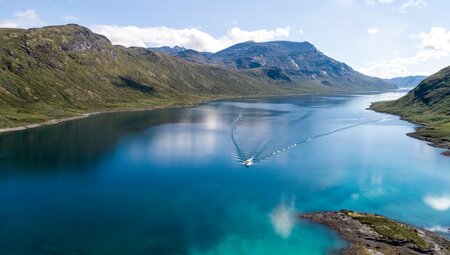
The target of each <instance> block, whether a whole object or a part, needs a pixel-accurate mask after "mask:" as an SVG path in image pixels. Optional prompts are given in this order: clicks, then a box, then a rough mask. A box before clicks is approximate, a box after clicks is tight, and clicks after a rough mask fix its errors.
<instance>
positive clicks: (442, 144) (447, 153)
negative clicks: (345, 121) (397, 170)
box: [367, 102, 450, 157]
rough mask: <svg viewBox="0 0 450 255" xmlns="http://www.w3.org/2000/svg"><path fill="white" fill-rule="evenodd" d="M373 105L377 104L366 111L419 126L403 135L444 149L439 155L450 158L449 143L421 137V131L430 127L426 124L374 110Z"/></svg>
mask: <svg viewBox="0 0 450 255" xmlns="http://www.w3.org/2000/svg"><path fill="white" fill-rule="evenodd" d="M375 103H377V102H372V103H371V105H370V106H369V107H368V108H367V109H369V110H371V111H374V112H379V113H386V114H390V115H392V116H398V117H400V120H403V121H407V122H409V123H412V124H416V125H420V126H421V127H419V128H417V129H416V131H414V132H410V133H406V134H405V135H406V136H409V137H411V138H414V139H417V140H421V141H424V142H426V143H427V144H428V145H429V146H431V147H434V148H439V149H444V151H443V152H441V155H442V156H446V157H450V142H448V141H445V140H443V139H440V138H435V137H427V136H422V135H421V134H420V133H419V132H420V130H421V129H424V128H426V127H430V125H428V124H427V123H421V122H418V121H415V120H413V119H411V118H407V117H405V116H403V115H400V114H394V113H391V112H388V111H383V110H380V109H376V108H374V105H375Z"/></svg>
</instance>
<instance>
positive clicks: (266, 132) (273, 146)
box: [231, 108, 389, 167]
mask: <svg viewBox="0 0 450 255" xmlns="http://www.w3.org/2000/svg"><path fill="white" fill-rule="evenodd" d="M245 110H246V109H245V108H244V109H242V110H241V111H240V112H239V114H238V116H237V117H236V119H235V120H234V121H233V123H232V131H231V139H232V141H233V144H234V147H235V158H236V160H237V161H238V162H240V163H242V164H243V165H244V166H246V167H249V166H251V165H253V164H257V163H259V162H261V161H263V160H266V159H269V158H271V157H274V156H276V155H278V154H280V153H283V152H285V151H287V150H290V149H293V148H295V147H297V146H299V145H301V144H304V143H308V142H312V141H314V140H316V139H319V138H321V137H325V136H329V135H333V134H336V133H338V132H341V131H344V130H347V129H351V128H356V127H359V126H362V125H366V124H370V123H374V122H379V121H383V120H385V119H386V118H387V117H389V116H388V115H386V116H384V117H382V118H378V119H369V120H363V121H359V122H357V123H354V124H351V125H347V126H343V127H340V128H337V129H333V130H330V131H326V132H323V133H319V134H315V135H311V136H309V137H307V138H303V139H299V138H297V139H296V138H295V137H289V134H291V133H297V134H299V135H298V136H300V135H301V134H303V132H302V126H298V125H297V124H299V123H301V122H302V121H305V120H307V119H308V118H310V117H312V116H313V115H314V110H310V111H308V112H306V113H304V114H303V115H301V116H300V117H299V118H295V119H294V120H291V121H289V120H288V121H283V122H278V123H273V126H275V128H270V127H267V124H265V123H264V122H265V121H272V120H267V119H265V118H261V119H259V120H255V119H256V118H255V117H253V119H252V117H248V116H246V114H245ZM283 127H284V129H283ZM274 129H275V131H274ZM261 130H262V131H261ZM280 130H281V131H280ZM277 131H278V134H276V133H277ZM279 132H283V133H279ZM286 136H287V137H288V141H285V142H283V138H282V137H286ZM289 140H290V141H295V142H289Z"/></svg>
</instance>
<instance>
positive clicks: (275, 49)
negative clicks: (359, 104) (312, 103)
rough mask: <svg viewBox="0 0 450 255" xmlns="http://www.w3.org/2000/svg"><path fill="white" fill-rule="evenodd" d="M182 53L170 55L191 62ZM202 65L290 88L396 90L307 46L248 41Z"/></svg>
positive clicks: (309, 45)
mask: <svg viewBox="0 0 450 255" xmlns="http://www.w3.org/2000/svg"><path fill="white" fill-rule="evenodd" d="M183 51H186V49H184V50H183ZM183 51H179V52H176V53H171V54H172V55H175V56H178V57H181V58H183V59H185V60H187V61H192V60H191V58H192V57H191V55H187V57H185V56H184V55H182V54H180V52H183ZM198 54H200V53H198ZM195 62H196V63H198V62H199V61H195ZM202 63H209V64H216V65H222V66H228V67H230V68H232V69H234V70H241V71H245V72H246V73H248V74H249V75H253V76H263V77H268V78H270V79H273V80H280V81H285V82H290V84H291V85H292V84H304V83H311V84H316V85H317V84H320V85H323V86H328V87H334V88H348V89H351V88H353V89H359V90H360V89H362V88H364V89H366V90H382V89H393V88H396V86H395V85H393V84H391V83H387V82H385V81H383V80H381V79H378V78H374V77H369V76H366V75H363V74H361V73H359V72H357V71H355V70H353V69H352V68H351V67H349V66H348V65H346V64H345V63H342V62H339V61H336V60H334V59H332V58H330V57H328V56H326V55H325V54H323V53H322V52H320V51H319V50H317V49H316V48H315V47H314V45H312V44H311V43H308V42H289V41H273V42H263V43H256V42H253V41H248V42H244V43H239V44H236V45H233V46H231V47H229V48H226V49H224V50H221V51H219V52H217V53H215V54H212V55H208V56H207V60H206V61H202Z"/></svg>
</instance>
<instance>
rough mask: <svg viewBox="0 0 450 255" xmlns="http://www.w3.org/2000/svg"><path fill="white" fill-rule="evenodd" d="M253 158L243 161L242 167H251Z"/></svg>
mask: <svg viewBox="0 0 450 255" xmlns="http://www.w3.org/2000/svg"><path fill="white" fill-rule="evenodd" d="M253 163H254V162H253V158H249V159H246V160H244V162H243V164H244V166H245V167H249V166H251V165H253Z"/></svg>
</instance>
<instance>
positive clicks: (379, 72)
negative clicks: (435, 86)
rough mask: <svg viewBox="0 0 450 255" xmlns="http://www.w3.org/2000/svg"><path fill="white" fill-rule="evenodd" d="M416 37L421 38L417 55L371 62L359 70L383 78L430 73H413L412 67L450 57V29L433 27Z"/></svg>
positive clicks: (423, 65)
mask: <svg viewBox="0 0 450 255" xmlns="http://www.w3.org/2000/svg"><path fill="white" fill-rule="evenodd" d="M414 37H415V38H417V39H419V40H421V41H420V44H419V49H418V51H417V52H416V54H415V55H413V56H411V57H401V58H394V59H391V60H385V61H379V62H369V63H367V64H366V65H365V67H363V68H358V71H360V72H362V73H365V74H368V75H373V76H378V77H383V78H391V77H397V76H408V75H412V74H425V75H427V74H430V73H428V72H425V71H422V72H420V73H417V72H415V73H412V72H411V68H416V69H417V68H421V67H425V66H431V63H432V62H433V61H436V60H442V59H446V58H449V57H450V31H446V29H445V28H443V27H433V28H431V29H430V32H428V33H420V34H418V35H415V36H414Z"/></svg>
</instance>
